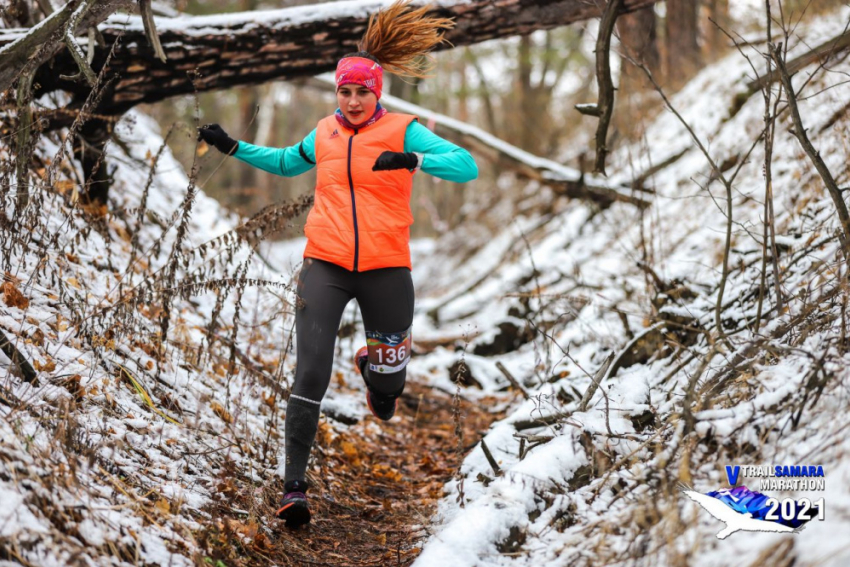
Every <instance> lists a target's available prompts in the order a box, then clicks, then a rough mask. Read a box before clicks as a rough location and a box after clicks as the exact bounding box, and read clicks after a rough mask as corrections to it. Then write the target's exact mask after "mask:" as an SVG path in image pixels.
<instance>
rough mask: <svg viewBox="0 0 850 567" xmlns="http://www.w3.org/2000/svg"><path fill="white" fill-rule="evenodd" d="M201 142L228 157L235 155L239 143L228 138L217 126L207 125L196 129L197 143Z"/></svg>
mask: <svg viewBox="0 0 850 567" xmlns="http://www.w3.org/2000/svg"><path fill="white" fill-rule="evenodd" d="M201 140H203V141H204V142H206V143H208V144H209V145H211V146H215V149H217V150H218V151H220V152H221V153H223V154H226V155H229V156H230V155H233V154H234V153H236V148H238V147H239V142H237V141H236V140H234V139H233V138H231V137H230V136H228V135H227V132H225V131H224V130H222V128H221V126H219V125H218V124H207V125H205V126H201V127H200V128H198V141H201Z"/></svg>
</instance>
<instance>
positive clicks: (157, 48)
mask: <svg viewBox="0 0 850 567" xmlns="http://www.w3.org/2000/svg"><path fill="white" fill-rule="evenodd" d="M139 13H141V15H142V22H144V24H145V35H146V36H147V38H148V43H150V44H151V47H153V51H154V53H155V54H156V56H157V58H159V60H160V61H162V62H163V63H165V59H166V58H165V52H164V51H163V50H162V44H161V43H160V42H159V34H158V33H156V23H155V22H154V19H153V10H152V9H151V0H139Z"/></svg>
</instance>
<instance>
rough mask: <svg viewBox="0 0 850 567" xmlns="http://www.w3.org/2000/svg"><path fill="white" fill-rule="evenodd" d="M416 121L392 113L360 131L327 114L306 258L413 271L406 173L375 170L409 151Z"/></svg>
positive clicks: (320, 129) (320, 134)
mask: <svg viewBox="0 0 850 567" xmlns="http://www.w3.org/2000/svg"><path fill="white" fill-rule="evenodd" d="M415 119H416V117H415V116H412V115H409V114H396V113H393V112H390V113H387V114H386V115H384V116H383V117H382V118H381V119H380V120H378V121H377V122H375V123H374V124H372V125H371V126H367V127H365V128H362V129H358V130H349V129H347V128H344V127H343V126H341V125H340V124H339V122H337V120H336V118H335V117H334V116H328V117H327V118H324V119H322V120H321V121H320V122H319V125H318V126H317V127H316V146H315V147H316V172H317V178H316V197H315V200H314V202H313V208H312V209H311V210H310V214H309V215H307V224H306V226H305V227H304V233H305V234H306V235H307V248H306V250H305V251H304V257H305V258H318V259H320V260H326V261H328V262H332V263H334V264H337V265H339V266H342V267H343V268H346V269H347V270H351V271H355V272H358V271H359V272H364V271H366V270H374V269H377V268H394V267H407V268H410V267H411V265H410V246H409V242H410V225H411V224H413V214H412V213H411V211H410V192H411V189H412V187H413V173H411V172H410V171H408V170H406V169H399V170H394V171H372V166H373V165H374V164H375V160H376V159H378V156H379V155H381V153H383V152H385V151H392V152H401V151H404V135H405V132H406V131H407V126H408V125H409V124H410V123H411V122H412V121H413V120H415Z"/></svg>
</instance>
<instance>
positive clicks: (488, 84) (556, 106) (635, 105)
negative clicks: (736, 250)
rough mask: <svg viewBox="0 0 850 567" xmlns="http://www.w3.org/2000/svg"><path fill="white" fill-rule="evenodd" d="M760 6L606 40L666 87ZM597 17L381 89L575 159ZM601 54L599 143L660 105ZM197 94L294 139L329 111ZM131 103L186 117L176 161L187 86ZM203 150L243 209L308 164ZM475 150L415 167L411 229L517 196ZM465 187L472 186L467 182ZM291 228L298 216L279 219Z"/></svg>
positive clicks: (638, 28)
mask: <svg viewBox="0 0 850 567" xmlns="http://www.w3.org/2000/svg"><path fill="white" fill-rule="evenodd" d="M838 2H839V0H819V1H818V2H815V3H814V4H817V6H814V5H813V4H812V3H811V2H808V1H806V0H786V1H785V2H784V9H785V10H786V12H788V11H802V10H804V9H806V10H822V9H827V8H829V7H831V6H834V5H835V4H837V3H838ZM313 3H317V2H316V0H285V1H280V2H263V1H261V0H205V1H204V2H200V1H199V0H177V4H176V5H174V7H175V8H177V9H178V10H181V11H184V12H186V13H189V14H209V13H224V12H233V11H249V10H255V9H271V8H280V7H285V6H295V5H304V4H313ZM827 4H829V6H827ZM763 13H764V9H763V2H762V1H761V0H666V1H664V2H659V3H658V4H656V5H654V6H651V7H648V8H644V9H642V10H639V11H637V12H634V13H631V14H628V15H624V16H621V17H620V19H619V20H618V22H617V29H616V35H617V40H615V44H614V51H615V52H616V53H622V54H625V55H627V56H628V58H630V59H632V60H635V61H640V62H642V63H643V64H645V65H646V67H647V68H648V69H649V70H650V71H651V72H652V74H653V76H654V77H655V78H656V80H657V81H658V82H659V83H660V84H661V85H662V86H663V87H664V88H665V90H667V91H668V92H673V91H675V90H676V89H677V88H678V87H680V86H681V85H683V84H684V82H685V81H687V80H688V79H689V78H690V77H692V76H693V75H694V74H695V73H698V72H699V70H700V69H701V68H702V66H704V65H705V64H707V63H709V62H711V61H714V60H716V59H718V58H720V57H722V56H723V55H724V54H725V53H726V52H727V51H728V50H729V49H730V48H731V47H732V46H731V42H730V40H729V38H728V37H727V36H726V35H725V34H724V33H723V32H722V31H721V30H720V29H719V27H723V28H724V29H726V30H727V31H729V32H730V33H732V35H735V34H736V33H737V34H741V35H742V36H744V35H746V34H747V33H748V32H750V31H751V30H754V29H755V25H754V24H755V22H757V21H758V19H759V18H763V17H764V16H763ZM712 22H716V25H715V24H714V23H712ZM597 23H598V22H597V21H590V22H586V23H584V24H577V25H573V26H569V27H564V28H560V29H556V30H552V31H538V32H535V33H533V34H531V35H529V36H524V37H518V38H511V39H507V40H494V41H490V42H486V43H483V44H478V45H475V46H472V47H463V48H458V49H453V50H448V51H445V52H441V53H438V54H436V55H435V60H436V68H435V71H434V76H433V77H432V78H429V79H426V80H423V81H404V80H401V79H398V78H396V77H392V76H389V77H388V78H387V79H385V92H389V93H390V94H393V95H396V96H399V97H401V98H403V99H405V100H407V101H409V102H413V103H415V104H420V105H422V106H424V107H426V108H428V109H431V110H434V111H437V112H440V113H443V114H447V115H449V116H452V117H454V118H456V119H459V120H462V121H464V122H468V123H470V124H473V125H475V126H479V127H481V128H483V129H485V130H487V131H489V132H491V133H492V134H494V135H495V136H497V137H499V138H502V139H503V140H505V141H507V142H509V143H511V144H514V145H516V146H519V147H520V148H522V149H524V150H526V151H529V152H531V153H533V154H537V155H541V156H546V157H549V158H551V159H555V160H557V161H559V162H561V163H563V164H565V165H569V166H572V167H575V168H582V167H583V166H582V164H583V163H584V161H585V159H586V157H585V156H587V155H592V152H593V151H594V148H593V142H592V140H593V132H594V129H595V126H596V124H595V122H596V121H595V119H593V118H587V117H583V116H582V115H580V114H579V113H578V112H577V111H575V110H574V109H573V105H574V104H576V103H584V102H594V101H595V99H596V94H595V89H596V85H595V76H594V53H593V47H594V41H595V37H596V26H597ZM613 59H614V61H612V64H613V65H614V66H615V67H614V68H615V73H617V74H618V75H619V86H618V93H617V101H616V110H615V115H614V120H613V122H612V127H611V131H610V132H609V145H611V146H612V147H615V146H616V144H617V142H618V140H622V139H624V138H630V137H634V136H639V135H640V131H639V124H640V122H641V120H640V118H641V117H648V116H650V115H651V114H653V113H655V112H658V111H660V106H659V105H658V100H657V97H656V96H655V95H654V93H652V92H650V90H649V89H648V82H647V80H646V77H645V74H644V72H643V71H642V70H640V69H637V68H636V67H635V66H634V65H632V64H631V63H629V62H627V61H626V60H625V59H622V60H620V59H619V58H618V57H616V56H615V57H613ZM618 63H619V67H617V65H618ZM199 104H200V113H201V116H200V121H201V123H202V124H203V123H211V122H216V123H219V124H221V125H222V127H223V128H225V130H227V131H228V133H230V135H231V136H233V137H234V138H238V139H241V140H246V141H249V142H252V143H255V144H259V145H268V146H275V147H283V146H287V145H291V144H295V143H297V142H298V141H300V140H301V139H302V138H303V137H304V136H306V135H307V134H308V133H309V132H310V130H312V128H314V127H315V125H316V123H317V122H318V120H319V119H321V118H322V117H324V116H327V115H328V114H330V113H331V112H333V111H334V109H335V108H336V99H335V96H334V93H333V91H332V89H330V88H317V87H316V86H311V85H309V84H307V82H288V83H284V82H280V83H270V84H264V85H259V86H255V87H244V88H237V89H232V90H229V91H218V92H210V93H204V94H202V95H200V96H199ZM143 109H144V110H145V111H146V112H149V113H151V114H152V115H153V116H154V117H155V118H156V119H157V120H158V121H159V122H160V123H161V125H162V126H163V128H167V127H168V126H170V125H171V123H173V122H175V121H178V122H182V123H183V124H185V125H187V127H186V128H184V130H183V136H178V137H175V138H174V141H173V142H172V143H171V144H170V145H171V146H172V149H173V150H174V151H175V153H176V155H177V156H178V157H179V158H180V159H181V161H182V162H183V163H184V164H185V165H186V166H187V167H188V166H189V165H190V164H191V159H192V152H193V150H194V139H193V137H194V134H193V131H192V129H191V128H190V127H188V125H191V124H193V120H194V116H193V115H194V101H193V100H192V97H184V98H180V99H171V100H169V101H166V102H164V103H158V104H155V105H147V106H145V107H144V108H143ZM205 160H206V163H205V165H204V171H203V172H202V174H201V178H200V181H201V184H202V187H203V189H204V191H206V192H207V193H208V194H209V195H211V196H213V197H215V198H216V199H218V200H220V201H221V202H222V203H224V204H225V205H226V206H228V207H230V208H232V209H234V210H235V211H237V212H239V213H241V214H243V215H251V214H253V213H255V212H257V211H258V210H260V209H261V208H262V207H264V206H266V205H268V204H271V203H274V202H276V201H279V200H281V199H290V198H294V197H296V196H298V195H300V194H302V193H304V192H307V191H311V190H312V189H313V186H314V183H315V174H314V173H313V172H310V173H308V174H305V175H302V176H300V177H297V178H290V179H287V178H281V177H276V176H273V175H269V174H267V173H265V172H262V171H259V170H255V169H253V168H250V167H249V166H247V165H244V164H242V163H240V162H238V161H236V160H233V159H224V158H223V157H222V156H221V155H219V154H217V153H216V152H214V151H213V152H210V153H209V154H208V156H206V157H205ZM478 161H479V167H480V169H481V176H480V178H479V179H478V180H477V181H475V182H473V183H470V184H467V185H466V186H459V185H456V184H453V183H448V182H445V181H441V180H438V179H435V178H433V177H430V176H427V175H420V176H417V178H416V182H415V184H414V197H413V203H412V204H413V209H414V216H415V219H416V222H415V224H414V226H413V229H412V230H413V235H414V236H427V235H432V234H434V233H435V232H439V231H441V230H444V229H445V228H446V227H449V226H453V225H455V224H456V223H458V222H461V221H462V219H463V218H464V214H465V212H466V209H465V208H464V203H467V202H469V201H473V200H474V201H476V202H478V203H481V202H488V201H491V200H497V199H505V198H508V199H514V198H517V197H518V196H516V195H511V194H508V193H506V190H505V189H503V187H505V186H506V185H505V184H501V185H500V184H499V183H498V180H499V176H500V175H503V174H507V173H504V172H503V171H502V168H501V167H500V165H499V164H498V163H492V162H487V161H485V160H484V158H483V157H478ZM213 172H214V173H213ZM473 191H474V192H475V195H473V194H471V193H469V194H468V192H473ZM475 197H479V198H475ZM481 198H483V201H482V199H481ZM467 208H468V207H467ZM302 222H303V219H302ZM298 233H299V228H298V227H295V228H294V229H293V230H292V231H291V234H298Z"/></svg>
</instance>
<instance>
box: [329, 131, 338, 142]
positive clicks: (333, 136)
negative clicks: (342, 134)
mask: <svg viewBox="0 0 850 567" xmlns="http://www.w3.org/2000/svg"><path fill="white" fill-rule="evenodd" d="M338 137H339V130H334V131H333V134H331V136H330V138H329V139H331V140H333V139H334V138H338Z"/></svg>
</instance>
